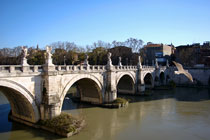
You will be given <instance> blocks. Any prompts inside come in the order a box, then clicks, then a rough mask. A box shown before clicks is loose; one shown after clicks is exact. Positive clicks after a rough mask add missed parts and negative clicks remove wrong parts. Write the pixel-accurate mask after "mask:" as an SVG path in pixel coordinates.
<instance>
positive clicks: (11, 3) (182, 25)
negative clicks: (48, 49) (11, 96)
mask: <svg viewBox="0 0 210 140" xmlns="http://www.w3.org/2000/svg"><path fill="white" fill-rule="evenodd" d="M209 6H210V0H0V48H3V47H15V46H19V45H28V46H36V44H39V45H40V47H44V46H46V45H47V44H51V43H52V42H56V41H70V42H75V43H76V44H78V45H87V44H89V45H90V44H92V43H93V42H95V41H98V40H102V41H105V42H112V41H113V40H117V41H125V40H126V39H127V38H129V37H133V38H138V39H142V40H143V41H144V42H148V41H151V42H154V43H164V44H169V43H171V42H172V43H173V44H175V45H180V44H191V43H196V42H199V43H203V41H210V8H209Z"/></svg>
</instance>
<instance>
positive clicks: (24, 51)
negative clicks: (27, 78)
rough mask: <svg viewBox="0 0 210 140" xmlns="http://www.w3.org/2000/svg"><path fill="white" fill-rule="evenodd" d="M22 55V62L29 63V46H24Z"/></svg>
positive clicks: (23, 63)
mask: <svg viewBox="0 0 210 140" xmlns="http://www.w3.org/2000/svg"><path fill="white" fill-rule="evenodd" d="M21 56H22V60H21V64H22V65H28V63H27V58H26V57H27V56H28V48H26V47H22V51H21Z"/></svg>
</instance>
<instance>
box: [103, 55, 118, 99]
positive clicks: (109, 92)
mask: <svg viewBox="0 0 210 140" xmlns="http://www.w3.org/2000/svg"><path fill="white" fill-rule="evenodd" d="M106 70H107V71H106V77H105V85H104V86H105V98H104V99H105V100H104V102H112V101H114V100H115V99H116V98H117V85H116V82H115V77H116V76H115V72H114V71H113V65H112V60H111V53H108V62H107V65H106Z"/></svg>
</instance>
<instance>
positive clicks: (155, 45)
mask: <svg viewBox="0 0 210 140" xmlns="http://www.w3.org/2000/svg"><path fill="white" fill-rule="evenodd" d="M161 46H162V44H148V45H145V47H161Z"/></svg>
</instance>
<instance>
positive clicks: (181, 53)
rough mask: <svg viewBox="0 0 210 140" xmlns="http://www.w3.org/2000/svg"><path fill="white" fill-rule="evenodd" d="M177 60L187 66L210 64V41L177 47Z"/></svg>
mask: <svg viewBox="0 0 210 140" xmlns="http://www.w3.org/2000/svg"><path fill="white" fill-rule="evenodd" d="M175 57H176V61H178V62H180V63H182V64H183V65H185V66H196V65H199V64H204V66H210V41H206V42H204V43H203V45H200V43H194V44H192V45H181V46H177V47H176V52H175Z"/></svg>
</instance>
